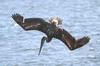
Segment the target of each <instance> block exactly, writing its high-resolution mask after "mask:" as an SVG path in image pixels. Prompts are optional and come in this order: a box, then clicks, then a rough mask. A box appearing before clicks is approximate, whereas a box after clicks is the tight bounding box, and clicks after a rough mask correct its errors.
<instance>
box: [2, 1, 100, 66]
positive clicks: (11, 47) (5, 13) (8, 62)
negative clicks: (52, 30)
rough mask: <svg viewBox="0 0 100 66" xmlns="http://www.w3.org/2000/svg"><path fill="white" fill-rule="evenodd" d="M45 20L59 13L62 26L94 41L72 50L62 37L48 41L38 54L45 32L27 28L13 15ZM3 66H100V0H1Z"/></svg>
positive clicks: (76, 34)
mask: <svg viewBox="0 0 100 66" xmlns="http://www.w3.org/2000/svg"><path fill="white" fill-rule="evenodd" d="M14 13H19V14H21V15H23V16H24V17H25V18H29V17H40V18H43V19H45V20H47V19H49V18H51V17H54V16H58V17H60V18H62V19H63V24H62V25H61V26H60V27H61V28H64V29H65V30H67V31H68V32H70V33H71V35H73V36H74V37H75V38H76V39H77V38H81V37H83V36H89V37H90V38H91V40H90V42H89V43H88V44H87V45H85V46H83V47H82V48H79V49H76V50H74V51H70V50H69V49H68V48H67V47H66V46H65V45H64V44H63V43H62V42H61V41H59V40H57V39H53V40H52V41H51V42H50V43H45V45H44V46H43V50H42V52H41V55H40V56H38V52H39V47H40V41H41V38H42V37H43V36H45V34H44V33H42V32H39V31H35V30H34V31H24V30H23V29H22V28H21V27H20V26H18V25H16V23H15V22H14V20H13V19H12V18H11V15H12V14H14ZM0 66H100V1H99V0H0Z"/></svg>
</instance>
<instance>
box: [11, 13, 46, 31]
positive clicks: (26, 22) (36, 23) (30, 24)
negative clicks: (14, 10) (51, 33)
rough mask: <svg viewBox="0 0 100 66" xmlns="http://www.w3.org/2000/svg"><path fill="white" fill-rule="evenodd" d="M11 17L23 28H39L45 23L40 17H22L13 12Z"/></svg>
mask: <svg viewBox="0 0 100 66" xmlns="http://www.w3.org/2000/svg"><path fill="white" fill-rule="evenodd" d="M12 18H13V19H14V20H15V22H16V23H17V24H18V25H20V26H21V27H22V28H23V29H24V30H40V29H42V26H43V25H42V24H44V23H47V22H46V21H45V20H43V19H42V18H24V17H23V16H21V15H20V14H13V15H12Z"/></svg>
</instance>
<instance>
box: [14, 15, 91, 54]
mask: <svg viewBox="0 0 100 66" xmlns="http://www.w3.org/2000/svg"><path fill="white" fill-rule="evenodd" d="M12 18H13V19H14V20H15V22H16V23H17V24H18V25H20V26H21V27H22V28H23V29H24V30H26V31H27V30H38V31H41V32H43V33H45V34H46V35H47V37H45V36H44V37H43V38H42V39H41V45H40V50H39V55H40V52H41V49H42V46H43V44H44V42H45V41H46V42H50V41H51V40H52V38H57V39H59V40H61V41H62V42H63V43H64V44H65V45H66V46H67V47H68V48H69V49H70V50H75V49H77V48H80V47H82V46H83V45H85V44H87V43H88V42H89V40H90V38H89V37H88V36H85V37H82V38H80V39H75V38H74V37H73V36H72V35H71V34H70V33H69V32H68V31H66V30H65V29H62V28H59V27H58V25H60V24H61V23H62V20H61V19H60V18H59V17H53V18H50V19H49V22H47V21H45V20H44V19H42V18H24V17H23V16H21V15H20V14H13V15H12Z"/></svg>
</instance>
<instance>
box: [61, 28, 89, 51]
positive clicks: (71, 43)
mask: <svg viewBox="0 0 100 66" xmlns="http://www.w3.org/2000/svg"><path fill="white" fill-rule="evenodd" d="M60 40H61V41H62V42H63V43H64V44H65V45H66V46H67V47H68V48H69V49H70V50H75V49H77V48H80V47H82V46H83V45H85V44H87V43H88V42H89V40H90V38H89V37H88V36H87V37H83V38H80V39H77V40H76V39H75V38H74V37H73V36H72V35H71V34H70V33H69V32H67V31H66V30H64V29H63V33H62V37H61V38H60Z"/></svg>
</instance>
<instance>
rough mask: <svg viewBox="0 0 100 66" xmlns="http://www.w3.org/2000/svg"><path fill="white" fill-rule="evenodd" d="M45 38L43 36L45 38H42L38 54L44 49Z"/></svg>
mask: <svg viewBox="0 0 100 66" xmlns="http://www.w3.org/2000/svg"><path fill="white" fill-rule="evenodd" d="M45 40H46V37H43V38H42V39H41V45H40V49H39V54H38V56H39V55H40V53H41V50H42V47H43V45H44V42H45Z"/></svg>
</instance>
